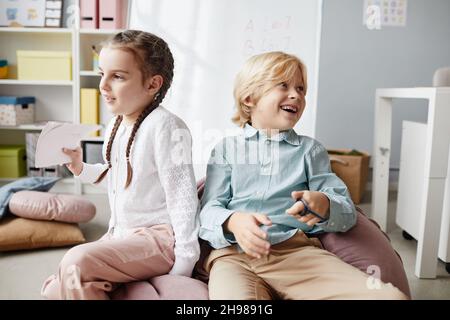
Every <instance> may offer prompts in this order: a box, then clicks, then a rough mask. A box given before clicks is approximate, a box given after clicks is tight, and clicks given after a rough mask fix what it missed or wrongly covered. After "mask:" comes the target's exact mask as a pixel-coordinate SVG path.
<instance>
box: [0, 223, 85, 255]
mask: <svg viewBox="0 0 450 320" xmlns="http://www.w3.org/2000/svg"><path fill="white" fill-rule="evenodd" d="M85 241H86V240H85V239H84V236H83V233H82V232H81V230H80V228H79V227H78V225H77V224H71V223H65V222H56V221H39V220H30V219H24V218H15V217H7V218H4V219H2V220H1V221H0V251H13V250H24V249H36V248H47V247H63V246H68V245H76V244H80V243H83V242H85Z"/></svg>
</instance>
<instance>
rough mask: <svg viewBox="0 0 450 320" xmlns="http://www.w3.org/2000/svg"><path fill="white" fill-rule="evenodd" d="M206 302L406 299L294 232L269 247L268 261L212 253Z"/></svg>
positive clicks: (234, 252)
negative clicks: (290, 236) (282, 240)
mask: <svg viewBox="0 0 450 320" xmlns="http://www.w3.org/2000/svg"><path fill="white" fill-rule="evenodd" d="M205 269H206V270H207V271H209V272H210V275H209V296H210V299H214V300H216V299H220V300H233V299H240V300H266V299H296V300H297V299H298V300H303V299H408V298H407V296H405V295H404V294H403V293H402V292H401V291H400V290H398V289H397V288H395V287H394V286H392V285H391V284H384V283H382V282H381V281H379V280H378V279H373V278H371V277H370V276H369V275H367V274H365V273H363V272H362V271H360V270H359V269H357V268H355V267H353V266H351V265H349V264H347V263H345V262H343V261H342V260H340V259H339V258H338V257H336V256H335V255H334V254H332V253H330V252H328V251H326V250H323V249H322V246H321V244H320V241H319V240H318V239H315V238H311V239H310V238H308V237H307V236H306V235H305V234H304V233H303V232H301V231H299V232H298V233H297V234H296V235H295V236H293V237H292V238H290V239H288V240H286V241H284V242H282V243H279V244H276V245H273V246H272V248H271V252H270V254H269V255H268V256H267V257H263V258H261V259H256V258H252V257H250V256H248V255H247V254H245V253H239V252H238V251H237V249H236V246H232V247H227V248H223V249H219V250H213V251H212V252H211V254H210V255H209V257H208V258H207V259H206V262H205Z"/></svg>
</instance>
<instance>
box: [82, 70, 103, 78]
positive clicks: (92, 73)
mask: <svg viewBox="0 0 450 320" xmlns="http://www.w3.org/2000/svg"><path fill="white" fill-rule="evenodd" d="M80 76H83V77H100V75H99V74H98V71H93V70H82V71H80Z"/></svg>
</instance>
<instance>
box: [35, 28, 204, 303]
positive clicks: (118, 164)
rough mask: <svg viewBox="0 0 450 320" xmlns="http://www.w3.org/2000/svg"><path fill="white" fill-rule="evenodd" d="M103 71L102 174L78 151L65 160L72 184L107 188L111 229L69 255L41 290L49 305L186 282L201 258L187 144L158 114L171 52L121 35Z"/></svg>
mask: <svg viewBox="0 0 450 320" xmlns="http://www.w3.org/2000/svg"><path fill="white" fill-rule="evenodd" d="M99 66H100V71H101V72H100V75H101V81H100V91H101V94H102V96H103V98H104V100H105V102H106V104H107V106H108V108H109V109H110V111H111V112H112V113H113V114H114V115H115V117H114V118H113V119H112V121H111V123H110V124H109V125H108V126H107V128H106V132H105V141H106V142H107V143H105V144H104V146H103V155H104V159H105V162H106V164H95V165H92V164H86V163H83V162H82V151H81V148H77V149H75V150H63V151H64V152H65V153H66V154H67V155H69V156H70V157H71V160H72V161H71V163H69V164H67V167H68V168H69V170H71V171H72V173H73V174H74V176H75V177H77V178H79V179H81V181H83V182H91V183H95V184H101V185H104V186H106V187H107V189H108V197H109V202H110V207H111V219H110V222H109V229H108V232H107V233H106V234H105V235H104V236H103V237H102V238H101V239H100V240H98V241H94V242H91V243H87V244H82V245H79V246H76V247H74V248H72V249H70V250H69V251H68V252H67V253H66V255H65V256H64V258H63V259H62V261H61V263H60V265H59V271H58V273H57V274H56V275H53V276H51V277H50V278H48V279H47V280H46V281H45V283H44V286H43V288H42V294H43V296H44V297H46V298H49V299H108V298H109V296H108V292H111V291H112V290H114V289H115V288H116V287H117V286H118V285H119V284H120V283H125V282H131V281H137V280H146V279H149V278H152V277H154V276H158V275H162V274H166V273H170V274H174V275H183V276H191V273H192V270H193V267H194V264H195V263H196V261H197V260H198V258H199V253H200V249H199V244H198V231H199V223H198V218H197V207H198V200H197V190H196V184H195V178H194V173H193V167H192V162H191V136H190V133H189V131H188V128H187V127H186V125H185V124H184V122H183V121H182V120H181V119H179V118H178V117H176V116H175V115H174V114H172V113H170V112H169V111H168V110H166V109H165V108H164V107H162V106H161V105H160V103H161V101H162V100H163V99H164V96H165V95H166V93H167V90H168V89H169V87H170V85H171V83H172V78H173V68H174V61H173V57H172V54H171V52H170V50H169V47H168V46H167V43H166V42H165V41H164V40H162V39H160V38H159V37H157V36H155V35H153V34H150V33H147V32H142V31H134V30H127V31H124V32H121V33H118V34H117V35H115V36H114V37H113V38H112V39H111V40H109V41H108V42H107V43H106V44H105V45H104V46H103V49H102V50H101V52H100V60H99ZM175 135H176V136H175ZM180 137H181V139H180ZM180 151H182V152H180Z"/></svg>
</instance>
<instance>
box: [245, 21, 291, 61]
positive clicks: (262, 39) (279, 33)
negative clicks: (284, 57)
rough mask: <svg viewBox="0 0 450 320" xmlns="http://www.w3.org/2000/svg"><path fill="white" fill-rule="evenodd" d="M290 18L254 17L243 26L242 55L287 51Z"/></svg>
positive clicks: (289, 37)
mask: <svg viewBox="0 0 450 320" xmlns="http://www.w3.org/2000/svg"><path fill="white" fill-rule="evenodd" d="M291 24H292V17H291V16H282V17H267V16H266V17H254V18H251V19H249V20H248V21H246V24H245V25H244V30H243V32H244V35H245V37H244V42H243V45H242V54H243V55H244V56H245V57H248V56H252V55H254V54H258V53H262V52H267V51H274V50H281V51H289V49H290V47H291V40H292V38H293V37H292V28H291Z"/></svg>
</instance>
